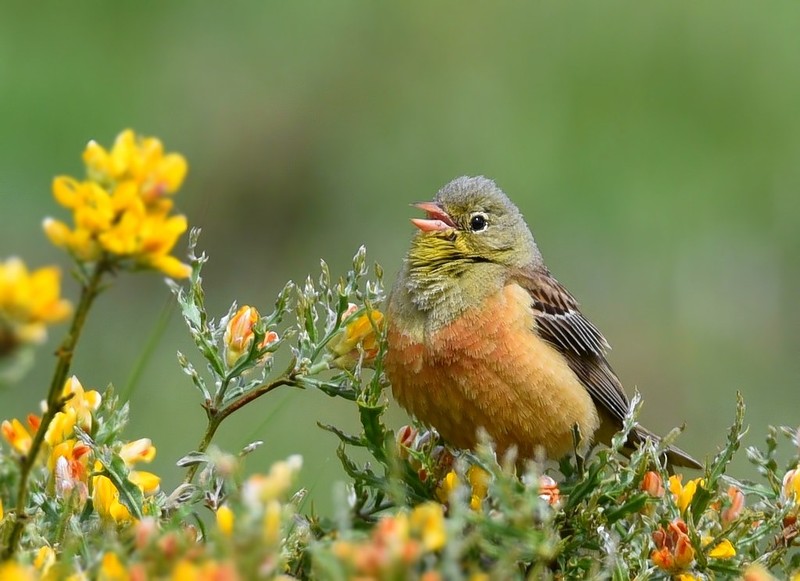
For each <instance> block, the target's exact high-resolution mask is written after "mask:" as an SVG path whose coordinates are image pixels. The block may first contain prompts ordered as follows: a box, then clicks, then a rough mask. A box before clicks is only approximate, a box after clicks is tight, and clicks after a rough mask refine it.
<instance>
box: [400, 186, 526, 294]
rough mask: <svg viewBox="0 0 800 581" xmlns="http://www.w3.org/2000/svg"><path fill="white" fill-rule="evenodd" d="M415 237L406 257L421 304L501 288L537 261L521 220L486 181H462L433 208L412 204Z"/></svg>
mask: <svg viewBox="0 0 800 581" xmlns="http://www.w3.org/2000/svg"><path fill="white" fill-rule="evenodd" d="M414 205H415V206H416V207H417V208H419V209H421V210H423V211H424V212H425V213H426V214H427V216H426V217H425V218H415V219H413V220H412V222H413V224H414V225H415V226H416V227H417V228H419V230H420V231H419V233H417V235H416V236H415V237H414V239H413V241H412V243H411V249H410V250H409V253H408V257H407V265H406V266H407V274H408V277H409V281H408V283H409V285H408V286H409V290H410V291H411V292H412V293H413V294H414V295H419V296H418V297H416V298H419V299H420V300H421V302H426V303H427V302H430V301H429V300H428V299H429V298H430V299H432V298H433V296H431V295H435V296H439V297H441V296H442V295H447V294H464V293H465V292H466V293H469V294H474V293H477V292H479V291H480V289H482V288H486V290H487V291H488V288H489V287H494V286H496V285H499V284H503V282H504V280H503V277H504V276H506V275H507V273H508V272H510V271H511V270H513V269H518V268H524V267H527V266H530V265H532V264H536V263H537V262H538V261H541V256H540V255H539V251H538V250H537V248H536V245H535V244H534V241H533V236H532V234H531V232H530V230H529V229H528V226H527V224H526V223H525V220H524V218H523V217H522V214H521V213H520V211H519V210H518V209H517V207H516V206H515V205H514V204H513V203H512V202H511V200H509V199H508V197H507V196H506V195H505V194H504V193H503V192H502V190H500V188H498V187H497V185H495V183H494V182H493V181H491V180H489V179H486V178H484V177H460V178H456V179H455V180H453V181H452V182H450V183H449V184H447V185H445V186H444V187H443V188H442V189H441V190H439V192H438V193H437V194H436V197H435V198H434V200H433V201H432V202H423V203H419V204H414Z"/></svg>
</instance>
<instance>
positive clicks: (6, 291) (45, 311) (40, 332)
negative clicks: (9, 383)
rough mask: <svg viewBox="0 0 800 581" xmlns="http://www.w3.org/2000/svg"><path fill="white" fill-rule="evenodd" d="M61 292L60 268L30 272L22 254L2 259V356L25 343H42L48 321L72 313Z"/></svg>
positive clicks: (55, 320) (0, 337) (0, 342)
mask: <svg viewBox="0 0 800 581" xmlns="http://www.w3.org/2000/svg"><path fill="white" fill-rule="evenodd" d="M60 294H61V271H60V270H59V269H58V268H56V267H54V266H48V267H44V268H40V269H38V270H35V271H33V272H30V271H28V267H27V266H25V263H24V262H22V260H20V259H19V258H9V259H8V260H6V261H5V262H0V356H2V355H3V354H4V353H7V352H9V351H10V350H11V349H13V348H14V347H15V346H16V345H18V344H21V343H41V342H42V341H44V340H45V339H46V338H47V330H46V325H48V324H51V323H58V322H60V321H63V320H64V319H66V318H67V317H68V316H69V315H70V313H71V312H72V306H71V305H70V303H69V301H67V300H65V299H62V298H61V297H60Z"/></svg>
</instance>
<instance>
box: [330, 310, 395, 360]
mask: <svg viewBox="0 0 800 581" xmlns="http://www.w3.org/2000/svg"><path fill="white" fill-rule="evenodd" d="M356 310H357V308H356V307H355V305H350V308H349V309H348V310H347V311H345V313H344V314H343V315H342V319H343V320H347V319H348V318H349V317H351V316H352V314H353V313H354V312H355V311H356ZM382 328H383V313H381V312H380V311H377V310H374V309H373V310H371V311H368V312H365V313H364V314H363V315H361V316H359V317H356V318H355V319H354V320H353V321H351V322H349V323H348V324H347V325H345V327H344V329H343V330H342V331H341V332H340V333H339V334H338V335H337V336H336V337H334V339H333V340H331V342H330V343H329V344H328V348H329V349H330V350H331V351H332V352H333V354H334V355H336V356H337V357H336V358H335V359H334V360H333V365H334V366H336V367H339V368H342V369H350V368H352V367H354V366H355V365H356V363H357V362H358V360H359V357H360V353H359V351H358V346H359V345H361V348H362V349H363V351H364V360H363V364H364V365H368V364H370V363H371V362H372V361H373V360H374V359H375V357H376V356H377V355H378V350H379V348H380V344H379V333H380V331H381V329H382Z"/></svg>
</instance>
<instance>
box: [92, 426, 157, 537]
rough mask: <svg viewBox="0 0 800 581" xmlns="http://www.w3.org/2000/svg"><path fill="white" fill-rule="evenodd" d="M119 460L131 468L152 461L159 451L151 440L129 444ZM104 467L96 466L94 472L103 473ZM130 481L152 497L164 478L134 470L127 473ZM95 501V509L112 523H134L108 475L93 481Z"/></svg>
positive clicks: (124, 447)
mask: <svg viewBox="0 0 800 581" xmlns="http://www.w3.org/2000/svg"><path fill="white" fill-rule="evenodd" d="M119 455H120V458H122V460H123V461H124V462H125V465H126V466H127V467H128V468H131V467H132V466H134V464H136V463H137V462H150V461H151V460H152V459H153V458H155V455H156V448H155V446H153V444H152V442H151V441H150V439H149V438H141V439H139V440H136V441H133V442H128V443H127V444H125V445H123V446H122V449H121V450H120V453H119ZM101 469H102V465H100V463H99V462H98V463H96V464H95V470H96V471H100V470H101ZM128 480H129V481H130V482H132V483H133V484H135V485H136V486H138V487H139V490H141V491H142V493H143V494H153V493H154V492H156V491H158V488H159V486H160V484H161V478H160V477H158V476H157V475H155V474H153V473H152V472H144V471H141V470H131V471H130V472H129V473H128ZM92 488H93V492H92V500H93V502H94V508H95V510H96V511H97V514H99V515H100V516H101V517H103V518H105V519H108V520H112V521H114V522H116V523H124V522H128V521H130V520H132V516H131V513H130V511H129V510H128V508H127V507H126V506H125V505H124V504H122V503H121V502H120V501H119V490H117V487H116V486H114V483H113V482H112V481H111V479H110V478H108V477H107V476H102V475H99V476H95V477H94V478H93V479H92Z"/></svg>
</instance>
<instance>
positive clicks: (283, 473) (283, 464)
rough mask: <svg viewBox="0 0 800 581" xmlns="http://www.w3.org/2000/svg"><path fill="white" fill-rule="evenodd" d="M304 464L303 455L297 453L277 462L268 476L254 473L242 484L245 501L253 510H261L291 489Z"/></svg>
mask: <svg viewBox="0 0 800 581" xmlns="http://www.w3.org/2000/svg"><path fill="white" fill-rule="evenodd" d="M302 465H303V458H302V456H299V455H297V454H295V455H292V456H289V458H287V459H286V460H284V461H280V462H275V463H274V464H273V465H272V466H271V467H270V469H269V474H267V475H266V476H265V475H263V474H254V475H253V476H251V477H250V478H248V479H247V480H245V482H244V484H243V485H242V499H243V500H244V503H245V504H246V505H247V507H248V508H250V509H251V510H259V509H260V508H261V507H262V506H265V505H266V504H267V503H269V501H271V500H276V499H278V498H280V497H282V496H283V495H284V494H286V492H287V491H288V490H289V487H290V486H291V485H292V482H293V480H294V477H295V475H296V474H297V473H298V472H299V471H300V468H301V467H302Z"/></svg>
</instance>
